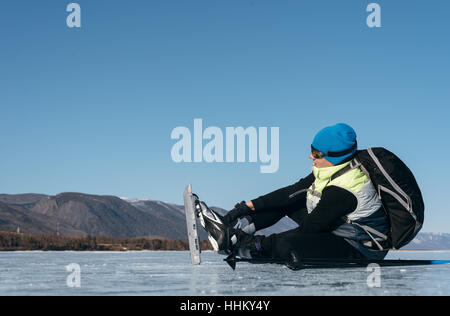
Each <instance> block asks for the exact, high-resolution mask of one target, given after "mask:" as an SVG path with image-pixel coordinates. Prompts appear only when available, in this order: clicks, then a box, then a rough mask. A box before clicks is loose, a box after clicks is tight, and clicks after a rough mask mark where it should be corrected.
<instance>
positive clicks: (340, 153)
mask: <svg viewBox="0 0 450 316" xmlns="http://www.w3.org/2000/svg"><path fill="white" fill-rule="evenodd" d="M357 146H358V145H357V143H356V141H355V144H354V145H353V146H352V147H351V148H349V149H347V150H344V151H336V152H332V151H328V152H326V153H323V152H321V151H320V150H317V149H316V148H314V146H313V145H311V155H312V156H313V157H314V158H315V159H322V158H323V157H342V156H345V155H348V154H350V153H351V152H353V150H355V149H356V147H357Z"/></svg>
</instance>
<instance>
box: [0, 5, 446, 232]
mask: <svg viewBox="0 0 450 316" xmlns="http://www.w3.org/2000/svg"><path fill="white" fill-rule="evenodd" d="M69 2H71V1H61V0H53V1H50V0H44V1H43V0H41V1H23V0H2V1H1V4H0V45H1V47H0V57H1V58H0V108H1V124H0V135H1V136H2V137H1V138H0V148H1V155H0V192H1V193H29V192H35V193H46V194H57V193H60V192H67V191H77V192H85V193H92V194H108V195H117V196H121V197H130V198H132V197H139V198H150V199H156V200H163V201H168V202H173V203H178V204H182V192H183V189H184V187H185V186H186V185H187V184H188V183H192V184H193V186H194V191H196V192H197V193H198V194H199V195H200V197H201V198H202V199H204V200H205V201H206V202H207V203H209V204H212V205H217V206H221V207H224V208H231V207H232V206H233V205H234V203H235V202H238V201H240V200H244V199H246V200H247V199H251V198H255V197H257V196H259V195H261V194H265V193H268V192H270V191H272V190H275V189H277V188H280V187H283V186H285V185H288V184H291V183H293V182H295V181H297V180H298V179H299V178H300V177H303V176H304V175H306V174H308V173H309V172H310V170H311V162H310V161H309V159H308V154H309V150H310V144H311V141H312V138H313V136H314V134H315V133H316V132H317V131H318V130H320V129H321V128H322V127H324V126H327V125H331V124H335V123H338V122H346V123H348V124H350V125H352V126H353V127H354V128H355V130H356V131H357V134H358V140H359V144H360V147H361V148H363V147H369V146H384V147H386V148H388V149H390V150H392V151H394V152H395V153H397V154H398V155H399V156H400V157H401V158H403V160H404V161H405V162H406V163H407V164H408V166H409V167H410V168H411V169H412V170H413V172H414V173H415V175H416V178H417V180H418V182H419V184H420V186H421V188H422V190H423V195H424V198H425V202H426V206H427V209H426V223H425V227H424V230H425V231H435V232H450V228H449V227H450V225H449V224H450V210H449V205H450V194H449V193H450V192H449V189H448V181H449V179H450V172H449V171H450V166H449V161H448V160H449V158H450V148H449V141H448V138H449V135H450V124H449V122H448V117H449V114H450V110H449V106H450V101H449V100H450V78H449V75H450V58H449V56H450V41H449V38H450V20H449V18H448V13H449V12H450V1H448V0H433V1H425V0H422V1H409V0H408V1H407V0H402V1H400V0H396V1H375V2H377V3H379V4H380V5H381V8H382V28H377V29H370V28H368V27H367V25H366V17H367V15H368V13H367V12H366V6H367V5H368V4H369V3H370V2H372V1H363V0H345V1H344V0H341V1H336V0H329V1H319V0H308V1H300V0H295V1H288V0H286V1H275V0H270V1H268V0H253V1H249V0H227V1H224V0H221V1H219V0H190V1H182V0H159V1H157V0H150V1H144V0H142V1H136V0H132V1H119V0H117V1H106V0H96V1H87V0H79V1H74V2H77V3H79V4H80V5H81V9H82V27H81V29H70V28H68V27H67V26H66V16H67V15H68V13H66V11H65V9H66V6H67V4H69ZM194 118H202V119H203V125H204V127H208V126H217V127H220V128H222V129H224V128H225V127H226V126H235V127H236V126H243V127H248V126H255V127H259V126H267V127H271V126H277V127H279V128H280V168H279V170H278V172H276V173H274V174H261V173H260V171H259V166H260V163H256V164H255V163H242V164H238V163H231V164H226V163H223V164H219V163H213V164H208V163H199V164H187V163H182V164H176V163H174V162H173V161H172V160H171V156H170V151H171V148H172V146H173V144H174V143H175V141H174V140H172V139H171V138H170V134H171V131H172V130H173V129H174V128H175V127H177V126H186V127H189V128H190V129H191V130H192V129H193V120H194Z"/></svg>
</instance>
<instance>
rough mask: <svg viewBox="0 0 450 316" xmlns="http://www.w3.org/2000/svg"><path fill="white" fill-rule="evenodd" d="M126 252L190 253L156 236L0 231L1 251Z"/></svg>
mask: <svg viewBox="0 0 450 316" xmlns="http://www.w3.org/2000/svg"><path fill="white" fill-rule="evenodd" d="M201 249H202V250H211V249H212V248H211V245H210V244H209V242H208V241H206V240H202V241H201ZM24 250H43V251H68V250H72V251H127V250H189V243H188V241H187V240H172V239H167V238H157V237H133V238H112V237H107V236H80V237H69V236H59V235H57V234H39V235H37V234H22V233H13V232H0V251H24Z"/></svg>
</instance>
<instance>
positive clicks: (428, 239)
mask: <svg viewBox="0 0 450 316" xmlns="http://www.w3.org/2000/svg"><path fill="white" fill-rule="evenodd" d="M403 249H424V250H450V234H444V233H426V232H424V233H419V234H418V235H417V236H416V238H414V240H413V241H412V242H410V243H409V244H408V245H407V246H406V247H404V248H403Z"/></svg>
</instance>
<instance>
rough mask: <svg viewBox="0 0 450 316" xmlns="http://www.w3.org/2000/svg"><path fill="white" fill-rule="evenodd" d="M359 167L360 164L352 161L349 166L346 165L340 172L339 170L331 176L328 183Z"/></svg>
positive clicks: (354, 160)
mask: <svg viewBox="0 0 450 316" xmlns="http://www.w3.org/2000/svg"><path fill="white" fill-rule="evenodd" d="M359 166H361V163H360V162H359V161H358V160H356V159H353V160H352V161H350V164H348V165H347V166H345V167H344V168H342V169H341V170H339V171H338V172H336V173H335V174H333V175H332V176H331V178H330V182H331V181H333V180H334V179H336V178H338V177H340V176H342V175H344V174H346V173H347V172H349V171H351V170H353V169H356V168H358V167H359Z"/></svg>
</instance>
